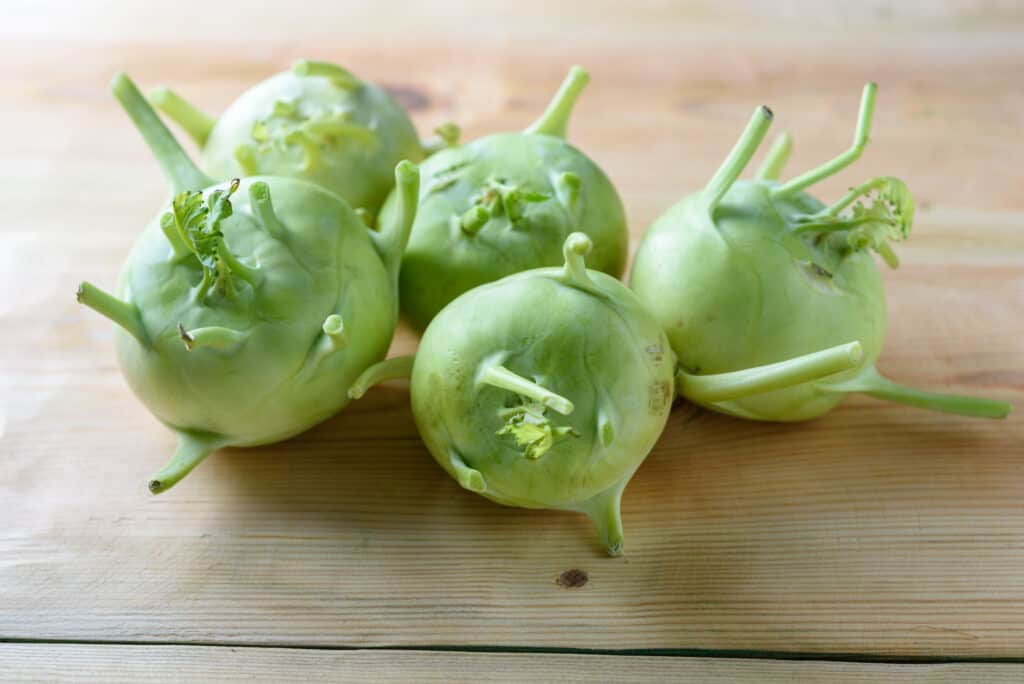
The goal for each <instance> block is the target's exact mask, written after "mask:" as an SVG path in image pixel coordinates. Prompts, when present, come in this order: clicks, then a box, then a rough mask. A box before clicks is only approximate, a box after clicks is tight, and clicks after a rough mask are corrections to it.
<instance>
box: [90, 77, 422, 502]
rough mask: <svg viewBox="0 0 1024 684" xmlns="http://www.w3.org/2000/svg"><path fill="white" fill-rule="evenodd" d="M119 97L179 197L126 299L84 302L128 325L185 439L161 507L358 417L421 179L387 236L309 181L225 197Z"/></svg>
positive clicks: (125, 349) (145, 383)
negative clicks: (258, 450) (263, 447)
mask: <svg viewBox="0 0 1024 684" xmlns="http://www.w3.org/2000/svg"><path fill="white" fill-rule="evenodd" d="M112 88H113V92H114V95H115V96H116V97H117V99H118V100H119V101H120V103H121V105H122V106H123V107H124V109H125V110H126V111H127V113H128V115H129V116H130V117H131V118H132V120H133V121H134V123H135V125H136V127H137V128H138V129H139V131H140V132H141V133H142V136H143V138H144V139H145V140H146V142H147V143H148V145H149V147H150V148H151V149H152V151H153V154H154V155H155V157H156V159H157V161H158V162H159V163H160V165H161V167H162V168H163V170H164V173H165V175H166V176H167V178H168V180H169V181H170V184H171V187H172V190H173V193H174V195H173V199H172V200H171V201H170V203H169V204H168V205H167V206H166V207H165V208H164V209H163V210H161V211H160V212H159V213H158V214H157V217H156V219H155V220H153V221H152V222H151V223H150V224H149V225H148V226H147V227H146V228H145V229H144V231H143V232H142V235H141V236H140V237H139V239H138V241H137V242H136V244H135V247H134V248H133V250H132V252H131V255H130V256H129V258H128V260H127V262H126V263H125V266H124V269H123V271H122V273H121V278H120V284H119V287H118V296H117V297H115V296H112V295H110V294H107V293H105V292H103V291H102V290H100V289H99V288H97V287H95V286H93V285H91V284H89V283H82V285H81V286H80V288H79V290H78V300H79V301H80V302H81V303H82V304H85V305H86V306H89V307H91V308H93V309H95V310H96V311H97V312H99V313H101V314H103V315H104V316H106V317H107V318H109V319H110V320H111V321H113V322H114V323H116V324H117V326H118V329H117V334H116V345H117V352H118V356H119V360H120V364H121V369H122V371H123V372H124V376H125V378H126V379H127V381H128V384H129V385H130V386H131V388H132V389H133V390H134V392H135V393H136V395H138V397H139V398H140V399H141V400H142V402H143V403H144V404H145V405H146V406H147V407H148V408H149V410H150V411H151V412H152V413H153V414H154V415H155V416H156V417H157V418H158V419H160V420H161V421H162V422H163V423H165V424H166V425H167V426H168V427H169V428H171V429H172V430H174V431H175V432H176V433H177V434H178V437H179V445H178V449H177V451H176V452H175V454H174V456H173V457H172V458H171V460H170V462H169V463H168V464H167V465H166V466H165V467H164V468H163V469H162V470H161V471H160V472H158V473H157V474H156V475H155V476H154V477H153V479H152V480H151V481H150V483H149V488H150V490H151V491H152V492H153V493H158V492H161V491H164V490H166V489H168V488H169V487H172V486H173V485H174V484H175V483H176V482H178V481H179V480H180V479H181V478H182V477H184V476H185V475H187V474H188V473H189V471H191V470H192V468H194V467H195V466H196V465H197V464H198V463H199V462H200V461H201V460H202V459H203V458H205V457H206V456H207V455H208V454H210V453H211V452H212V451H213V450H215V449H217V448H220V447H223V446H252V445H258V444H265V443H268V442H275V441H278V440H281V439H285V438H286V437H289V436H291V435H294V434H297V433H299V432H301V431H303V430H305V429H307V428H309V427H310V426H312V425H314V424H315V423H317V422H319V421H321V420H323V419H325V418H327V417H328V416H330V415H332V414H333V413H335V412H337V411H338V410H340V409H341V408H342V407H343V406H344V405H345V404H346V403H347V402H348V394H347V391H348V387H349V385H350V384H351V383H352V381H353V380H355V378H356V377H357V376H358V375H359V374H360V373H361V372H362V371H363V370H365V369H366V368H367V367H368V366H370V365H371V364H373V363H375V362H377V361H379V360H380V359H382V358H383V357H384V355H385V353H386V352H387V349H388V345H389V344H390V342H391V338H392V335H393V334H394V330H395V324H396V321H397V316H398V305H397V298H396V288H397V277H398V268H399V263H400V259H401V253H402V250H403V248H404V246H405V243H406V241H407V239H408V235H409V231H410V229H411V227H412V221H413V217H414V215H415V210H416V197H417V193H418V182H419V174H418V171H417V168H416V166H415V165H413V164H412V163H411V162H408V161H403V162H401V163H399V164H398V165H397V167H396V168H395V169H394V170H393V174H394V177H395V180H396V182H397V187H398V200H397V204H398V207H397V211H396V212H395V213H394V214H393V218H392V220H391V221H390V222H389V223H387V224H386V225H384V226H383V229H382V230H381V231H380V232H371V231H369V230H368V229H367V227H366V225H365V224H364V223H363V221H362V220H361V219H360V218H359V217H358V216H357V214H356V213H355V212H354V211H353V210H352V208H351V207H349V205H348V204H346V203H345V202H344V201H343V200H342V199H340V198H339V197H338V196H337V195H335V194H334V193H331V192H328V191H327V190H325V189H323V188H322V187H320V186H318V185H314V184H312V183H308V182H306V181H303V180H297V179H291V178H280V177H274V176H260V177H255V178H244V179H242V180H232V181H230V182H228V183H222V184H215V183H214V181H213V180H211V179H210V178H208V177H206V175H204V174H203V173H202V172H201V171H199V169H198V168H196V166H195V165H194V164H193V163H192V162H191V160H190V159H189V158H188V156H187V155H186V154H185V152H184V151H183V150H182V149H181V147H180V146H179V145H178V144H177V142H176V141H175V140H174V138H173V137H172V136H171V134H170V132H169V131H168V130H167V128H165V127H164V125H163V124H162V123H161V122H160V119H159V118H158V117H157V115H156V113H155V112H154V111H153V110H152V108H151V107H150V106H149V104H148V103H147V102H146V100H145V99H144V98H143V97H142V95H141V94H140V93H139V91H138V90H137V89H136V88H135V85H134V84H133V83H132V82H131V81H130V80H129V79H128V78H127V77H126V76H124V75H119V76H118V77H116V78H115V79H114V82H113V87H112Z"/></svg>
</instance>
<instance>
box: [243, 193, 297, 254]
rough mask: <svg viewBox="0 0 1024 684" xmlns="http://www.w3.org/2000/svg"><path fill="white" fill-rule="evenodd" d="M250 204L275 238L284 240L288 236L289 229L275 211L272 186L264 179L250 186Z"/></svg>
mask: <svg viewBox="0 0 1024 684" xmlns="http://www.w3.org/2000/svg"><path fill="white" fill-rule="evenodd" d="M249 204H250V205H251V206H252V208H253V211H254V212H255V214H256V218H257V220H258V221H259V223H260V225H261V226H263V229H264V230H266V231H267V232H268V233H269V234H270V235H271V236H272V237H273V238H274V239H276V240H278V241H281V242H284V241H285V240H287V238H288V230H287V229H286V228H285V227H284V225H283V224H282V223H281V220H280V219H278V218H277V214H276V213H274V203H273V201H272V200H271V199H270V186H268V185H267V184H266V183H264V182H263V181H259V182H258V183H253V184H252V185H250V186H249Z"/></svg>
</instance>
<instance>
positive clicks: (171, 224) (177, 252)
mask: <svg viewBox="0 0 1024 684" xmlns="http://www.w3.org/2000/svg"><path fill="white" fill-rule="evenodd" d="M160 230H161V231H162V232H163V234H164V237H165V238H167V242H169V243H171V249H173V250H174V258H175V260H178V259H182V258H184V257H187V256H189V255H191V254H192V249H191V248H190V247H189V246H188V245H187V244H185V240H184V239H183V238H182V237H181V233H179V232H178V225H177V223H176V222H175V220H174V214H172V213H171V212H167V213H165V214H164V215H163V216H161V217H160Z"/></svg>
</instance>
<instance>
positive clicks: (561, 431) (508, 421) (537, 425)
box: [495, 401, 579, 461]
mask: <svg viewBox="0 0 1024 684" xmlns="http://www.w3.org/2000/svg"><path fill="white" fill-rule="evenodd" d="M546 412H547V407H546V406H544V405H543V404H541V403H540V402H536V401H525V402H524V403H522V404H521V405H519V406H514V407H512V408H507V409H504V410H502V411H501V412H500V413H499V416H500V417H501V418H502V419H503V420H505V425H504V427H502V428H501V429H500V430H498V431H497V432H496V433H495V434H496V435H497V436H498V437H506V436H507V437H511V438H512V439H513V441H515V443H516V446H518V447H520V448H521V449H522V450H523V456H524V457H525V458H526V459H528V460H530V461H535V460H537V459H538V458H540V457H541V456H543V455H544V454H546V453H547V452H548V450H550V449H551V447H552V446H554V445H555V444H557V443H558V442H560V441H562V440H563V439H565V438H566V437H569V436H572V437H579V433H577V432H576V431H575V430H574V429H572V428H571V427H568V426H563V427H554V426H552V425H551V421H550V420H549V419H548V417H547V415H546Z"/></svg>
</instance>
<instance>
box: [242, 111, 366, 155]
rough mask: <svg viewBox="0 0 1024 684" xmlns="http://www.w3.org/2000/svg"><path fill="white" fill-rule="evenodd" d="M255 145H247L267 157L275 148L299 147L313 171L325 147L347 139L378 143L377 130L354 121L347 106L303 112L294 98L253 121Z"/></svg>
mask: <svg viewBox="0 0 1024 684" xmlns="http://www.w3.org/2000/svg"><path fill="white" fill-rule="evenodd" d="M251 136H252V140H253V143H254V144H253V145H248V146H246V147H247V148H248V153H249V154H251V155H253V156H264V157H265V156H267V155H269V154H271V153H273V152H275V151H280V150H282V149H286V148H288V147H289V146H297V147H299V148H300V149H301V150H302V152H303V159H302V166H303V168H304V169H305V170H310V169H312V168H314V167H316V166H317V165H318V164H319V163H320V156H321V154H320V150H321V148H323V147H329V146H334V145H338V144H342V143H344V142H347V141H351V142H355V143H357V144H361V145H364V146H365V147H366V149H367V150H368V151H369V150H372V149H375V148H376V146H377V144H378V143H379V139H378V136H377V133H376V132H375V131H373V130H371V129H370V128H368V127H366V126H363V125H361V124H358V123H355V122H354V121H352V113H351V112H349V111H347V110H344V109H330V110H323V111H317V112H312V113H310V114H308V115H304V114H303V113H302V112H300V111H299V107H298V105H297V104H296V103H295V102H294V101H292V100H278V101H276V102H275V103H274V106H273V109H272V110H271V113H270V116H268V117H267V118H265V119H260V120H258V121H256V122H255V123H253V125H252V131H251Z"/></svg>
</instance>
